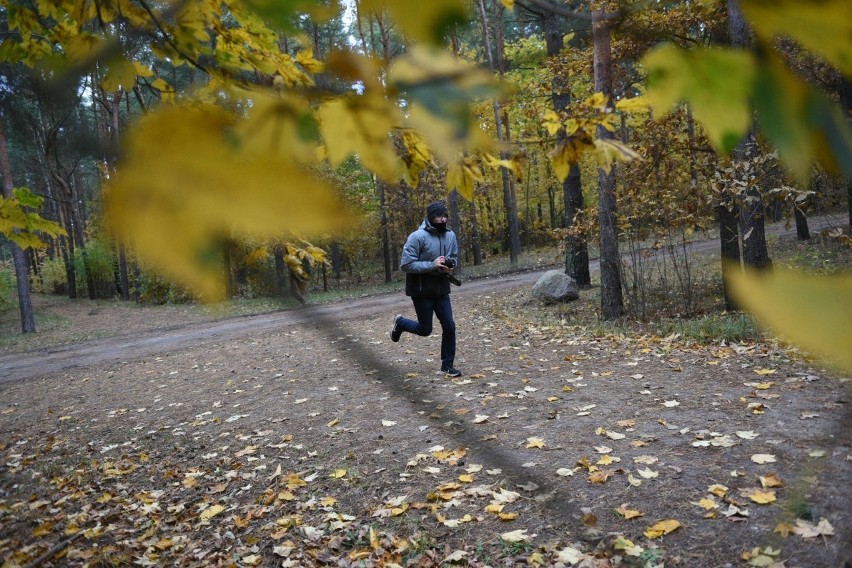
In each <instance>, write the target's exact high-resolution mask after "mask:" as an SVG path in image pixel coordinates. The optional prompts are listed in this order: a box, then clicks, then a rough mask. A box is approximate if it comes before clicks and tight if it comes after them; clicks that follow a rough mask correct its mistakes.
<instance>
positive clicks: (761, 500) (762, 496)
mask: <svg viewBox="0 0 852 568" xmlns="http://www.w3.org/2000/svg"><path fill="white" fill-rule="evenodd" d="M748 498H749V499H751V500H752V501H754V502H755V503H758V504H760V505H767V504H769V503H773V502H774V501H776V497H775V492H774V491H760V490H757V491H754V492H752V494H751V495H749V496H748Z"/></svg>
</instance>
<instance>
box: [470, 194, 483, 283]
mask: <svg viewBox="0 0 852 568" xmlns="http://www.w3.org/2000/svg"><path fill="white" fill-rule="evenodd" d="M468 211H470V247H471V250H472V252H473V265H474V266H479V265H480V264H482V237H481V236H480V232H479V219H478V218H477V216H476V199H475V198H474V199H471V200H470V203H469V204H468Z"/></svg>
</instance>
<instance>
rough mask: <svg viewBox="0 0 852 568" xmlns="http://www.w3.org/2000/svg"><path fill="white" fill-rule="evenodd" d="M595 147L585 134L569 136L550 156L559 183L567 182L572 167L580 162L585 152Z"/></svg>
mask: <svg viewBox="0 0 852 568" xmlns="http://www.w3.org/2000/svg"><path fill="white" fill-rule="evenodd" d="M594 147H595V145H594V142H593V141H592V139H591V138H590V137H589V136H588V135H587V134H586V133H584V132H580V133H578V134H577V135H575V136H568V137H566V138H565V139H564V140H562V141H561V142H560V143H559V145H558V146H557V147H556V148H555V149H554V150H552V151H551V152H550V154H549V155H550V161H551V164H552V166H553V173H554V174H556V177H557V178H559V181H560V182H563V181H565V178H567V177H568V173H569V171H570V170H571V166H572V165H574V164H577V163H579V162H580V158H581V157H582V155H583V152H585V151H588V150H591V149H593V148H594Z"/></svg>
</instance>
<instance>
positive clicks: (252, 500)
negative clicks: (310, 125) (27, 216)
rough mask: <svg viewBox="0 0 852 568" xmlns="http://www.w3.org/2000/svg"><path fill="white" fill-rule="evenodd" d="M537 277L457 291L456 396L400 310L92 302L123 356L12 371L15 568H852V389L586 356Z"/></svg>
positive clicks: (5, 432) (824, 377) (664, 358)
mask: <svg viewBox="0 0 852 568" xmlns="http://www.w3.org/2000/svg"><path fill="white" fill-rule="evenodd" d="M716 246H717V245H716V243H715V242H713V241H710V242H707V243H700V244H698V245H696V247H695V248H696V249H697V250H715V247H716ZM711 258H712V257H711ZM593 269H597V266H593ZM538 276H539V273H538V272H530V273H522V274H513V275H510V276H506V277H501V278H491V279H481V280H475V281H469V282H466V283H465V284H464V285H463V286H462V287H461V288H460V289H457V290H455V291H454V294H453V297H454V302H453V304H454V309H455V311H456V319H457V321H458V324H459V327H460V329H461V330H462V331H461V333H460V334H459V338H458V340H459V358H458V359H457V361H458V367H459V368H461V369H462V370H463V371H464V372H465V375H464V376H463V377H459V378H457V379H450V378H448V377H445V376H444V375H443V374H441V373H439V372H437V367H438V365H439V363H438V359H437V357H438V355H437V354H438V353H439V350H440V333H436V334H433V336H431V337H428V338H420V337H414V336H408V335H405V336H404V337H403V338H402V340H401V341H400V342H399V343H395V344H394V343H391V342H390V339H389V338H388V333H387V332H388V327H389V324H390V321H391V319H392V317H393V314H394V313H396V312H402V313H407V314H410V313H411V312H412V310H411V304H410V301H409V300H408V299H407V298H406V297H405V296H403V295H402V294H401V293H400V292H397V293H394V294H386V295H382V296H375V297H370V298H361V299H355V300H350V301H347V302H340V303H336V304H332V305H325V306H314V307H309V308H305V309H298V310H292V311H286V312H283V311H282V312H279V313H275V314H266V315H261V316H253V317H238V318H231V319H223V320H219V321H199V320H198V319H195V320H192V319H191V318H190V317H188V316H187V317H184V316H185V315H186V314H181V313H179V312H176V311H169V310H147V309H144V310H136V311H135V312H129V311H125V308H124V306H123V305H121V304H118V305H112V304H110V305H107V306H105V307H101V306H100V304H94V303H93V304H91V306H90V305H88V304H87V303H86V302H80V303H79V305H75V310H76V312H75V313H77V314H78V316H79V317H80V318H89V319H90V320H92V321H94V320H96V319H97V320H98V321H103V320H104V319H105V318H107V317H110V318H113V323H114V322H115V321H116V320H119V321H120V320H121V318H124V323H125V325H124V327H123V328H122V327H121V326H120V325H119V326H114V325H112V324H111V326H110V327H109V330H113V333H114V330H122V329H123V335H122V336H120V337H119V336H117V335H114V336H113V337H111V338H109V339H99V340H92V341H86V342H80V343H77V344H73V345H68V346H63V347H57V348H51V349H44V350H41V351H38V352H29V353H17V354H14V355H5V356H4V357H3V358H2V359H0V376H2V377H3V380H2V384H0V399H2V405H0V564H3V565H4V566H5V565H7V564H8V565H9V566H24V565H34V564H39V565H43V566H45V568H48V567H53V566H86V565H114V566H125V565H131V564H134V565H136V564H138V565H152V566H153V565H160V566H176V567H193V568H195V567H198V568H201V567H207V566H217V565H221V566H225V565H229V566H230V565H234V566H269V567H272V566H304V567H306V568H308V567H313V566H317V567H319V566H330V565H334V566H352V567H355V566H382V565H385V566H388V565H394V564H395V565H399V566H411V567H424V566H438V565H442V564H446V565H450V564H452V562H451V561H450V559H452V558H464V559H465V561H466V565H467V566H471V567H476V568H484V567H485V566H519V565H540V566H559V565H562V566H565V565H577V564H574V563H573V562H572V561H571V559H578V560H582V564H580V565H582V566H596V567H598V568H603V567H611V566H616V565H620V566H639V565H645V564H647V562H646V561H654V562H655V563H656V564H663V563H665V565H666V566H673V567H690V568H691V567H703V566H708V567H709V566H745V564H744V562H743V558H745V556H743V555H744V554H749V555H753V554H756V553H755V552H754V551H755V550H758V551H763V552H765V553H766V554H764V555H763V556H764V558H761V559H759V563H755V564H753V565H767V564H766V562H767V561H771V560H773V559H775V560H778V562H782V561H783V562H784V563H785V564H784V565H785V566H787V567H788V568H794V567H797V568H804V567H805V566H826V567H829V566H830V567H835V566H837V567H840V566H846V565H847V564H846V562H847V560H848V559H849V550H852V522H850V511H852V505H850V494H849V491H848V487H849V480H850V479H852V439H850V432H849V429H848V424H849V421H850V419H852V414H850V413H852V406H850V404H849V401H850V400H852V398H850V394H852V393H850V390H849V389H850V386H852V383H850V380H849V379H848V378H842V377H836V376H833V375H832V374H831V373H830V372H828V371H826V370H824V369H821V368H820V366H819V365H818V364H816V363H814V362H811V361H808V360H806V359H803V358H801V357H798V356H795V355H794V354H791V353H790V352H788V351H787V350H786V349H784V348H783V347H781V346H779V345H777V344H775V343H774V342H773V341H758V342H753V343H749V344H742V345H735V344H727V343H724V342H722V343H719V342H713V343H711V344H707V345H703V344H695V343H692V342H681V341H679V340H677V338H676V337H674V336H672V337H656V336H646V335H643V336H642V337H637V336H635V335H624V334H618V333H615V334H612V335H606V336H597V335H591V334H583V333H578V330H577V329H576V328H575V326H573V325H571V323H570V321H567V320H563V319H561V318H560V317H558V315H556V314H554V308H555V307H554V308H551V309H549V310H548V309H539V308H538V307H537V306H533V305H531V304H529V303H528V302H527V301H526V298H527V290H528V289H529V287H530V286H531V285H532V283H533V282H535V281H536V279H537V278H538ZM583 302H585V303H586V304H587V307H589V308H590V307H591V305H593V304H594V302H595V299H594V298H593V294H588V295H585V296H581V299H580V300H579V303H578V304H577V305H580V304H582V303H583ZM563 307H564V306H559V308H563ZM80 308H82V309H80ZM99 310H100V311H99ZM131 318H134V321H133V322H132V325H131V322H130V319H131ZM146 318H147V319H146ZM155 318H159V320H160V321H155ZM190 321H193V322H194V323H188V322H190ZM141 324H144V325H147V326H149V327H140V325H141ZM156 325H160V326H161V328H160V329H159V330H153V329H152V328H153V327H154V326H156ZM166 325H170V326H171V327H170V328H166V327H164V326H166ZM99 329H100V330H104V329H105V328H99ZM132 329H146V330H147V331H144V332H140V333H136V334H135V335H131V334H130V333H129V331H130V330H132ZM14 377H17V379H15V378H14ZM664 520H665V521H666V522H667V523H673V522H676V523H678V526H679V528H677V529H676V530H675V531H674V532H672V533H670V534H667V535H665V536H664V537H660V536H654V534H653V533H654V530H653V527H655V526H657V525H658V522H659V521H664ZM797 530H798V531H799V533H797V532H795V531H797ZM649 534H650V535H651V536H649ZM782 535H785V536H782ZM808 535H812V536H808ZM72 539H73V540H72ZM628 540H629V541H630V543H631V544H630V545H628V544H626V543H627V542H628ZM633 543H635V546H633ZM625 546H629V549H625ZM631 554H632V555H633V556H632V557H631V558H626V557H625V555H628V556H629V555H631ZM43 555H47V556H46V558H48V560H45V561H42V560H38V562H36V560H37V559H39V558H42V557H43ZM51 555H53V556H51ZM616 556H617V557H619V558H621V559H622V560H621V561H620V564H619V562H618V561H616V560H615V557H616ZM640 560H641V561H642V562H640ZM566 562H567V564H566ZM464 564H465V562H464V561H462V562H455V564H454V565H464Z"/></svg>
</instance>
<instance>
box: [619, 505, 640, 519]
mask: <svg viewBox="0 0 852 568" xmlns="http://www.w3.org/2000/svg"><path fill="white" fill-rule="evenodd" d="M615 512H616V513H618V514H619V515H621V516H622V517H624V518H625V519H628V520H629V519H635V518H637V517H641V516H643V515H644V513H642V512H640V511H637V510H636V509H628V508H627V507H626V506H625V505H622V506H621V507H619V508H618V509H616V510H615Z"/></svg>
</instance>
